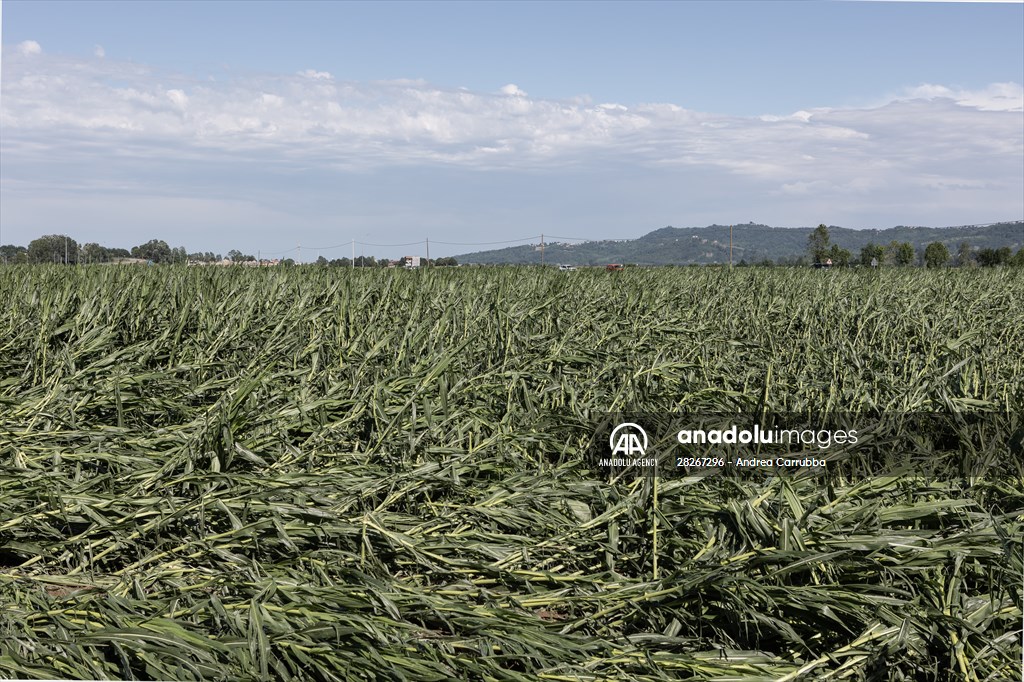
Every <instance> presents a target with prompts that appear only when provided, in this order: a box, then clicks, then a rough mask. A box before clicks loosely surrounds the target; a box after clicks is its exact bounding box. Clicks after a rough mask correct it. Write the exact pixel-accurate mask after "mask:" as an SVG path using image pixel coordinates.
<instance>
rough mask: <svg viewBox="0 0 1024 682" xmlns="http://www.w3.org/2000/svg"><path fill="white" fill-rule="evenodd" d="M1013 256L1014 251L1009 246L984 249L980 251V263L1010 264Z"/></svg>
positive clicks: (992, 265) (989, 264)
mask: <svg viewBox="0 0 1024 682" xmlns="http://www.w3.org/2000/svg"><path fill="white" fill-rule="evenodd" d="M1011 258H1013V251H1012V250H1011V249H1010V247H1009V246H1003V247H1000V248H998V249H982V250H981V251H979V252H978V265H981V266H982V267H987V268H991V267H995V266H996V265H1008V264H1009V263H1010V259H1011Z"/></svg>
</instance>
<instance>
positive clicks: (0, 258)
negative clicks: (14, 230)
mask: <svg viewBox="0 0 1024 682" xmlns="http://www.w3.org/2000/svg"><path fill="white" fill-rule="evenodd" d="M0 262H2V263H4V264H5V265H14V264H15V263H27V262H28V249H26V248H25V247H24V246H15V245H14V244H4V245H3V246H0Z"/></svg>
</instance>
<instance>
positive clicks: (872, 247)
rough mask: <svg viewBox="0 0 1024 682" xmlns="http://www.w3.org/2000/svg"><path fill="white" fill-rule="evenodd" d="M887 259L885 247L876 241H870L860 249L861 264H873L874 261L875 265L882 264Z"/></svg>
mask: <svg viewBox="0 0 1024 682" xmlns="http://www.w3.org/2000/svg"><path fill="white" fill-rule="evenodd" d="M884 260H885V247H884V246H880V245H878V244H875V243H874V242H870V243H868V245H867V246H865V247H864V248H862V249H861V250H860V264H861V265H864V266H869V265H871V262H872V261H874V263H875V265H880V264H881V263H882V261H884Z"/></svg>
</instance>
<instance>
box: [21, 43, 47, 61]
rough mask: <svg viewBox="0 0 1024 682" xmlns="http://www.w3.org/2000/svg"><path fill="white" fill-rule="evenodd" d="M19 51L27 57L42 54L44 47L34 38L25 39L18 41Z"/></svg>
mask: <svg viewBox="0 0 1024 682" xmlns="http://www.w3.org/2000/svg"><path fill="white" fill-rule="evenodd" d="M18 52H20V53H21V54H23V55H25V56H26V57H27V56H29V55H33V54H42V52H43V48H42V47H41V46H40V45H39V43H37V42H36V41H34V40H25V41H23V42H20V43H18Z"/></svg>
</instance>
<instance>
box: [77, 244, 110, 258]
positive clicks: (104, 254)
mask: <svg viewBox="0 0 1024 682" xmlns="http://www.w3.org/2000/svg"><path fill="white" fill-rule="evenodd" d="M81 260H82V262H84V263H106V262H107V261H109V260H110V249H108V248H106V247H105V246H100V245H99V244H97V243H96V242H89V243H88V244H86V245H85V246H83V247H82V253H81Z"/></svg>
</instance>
